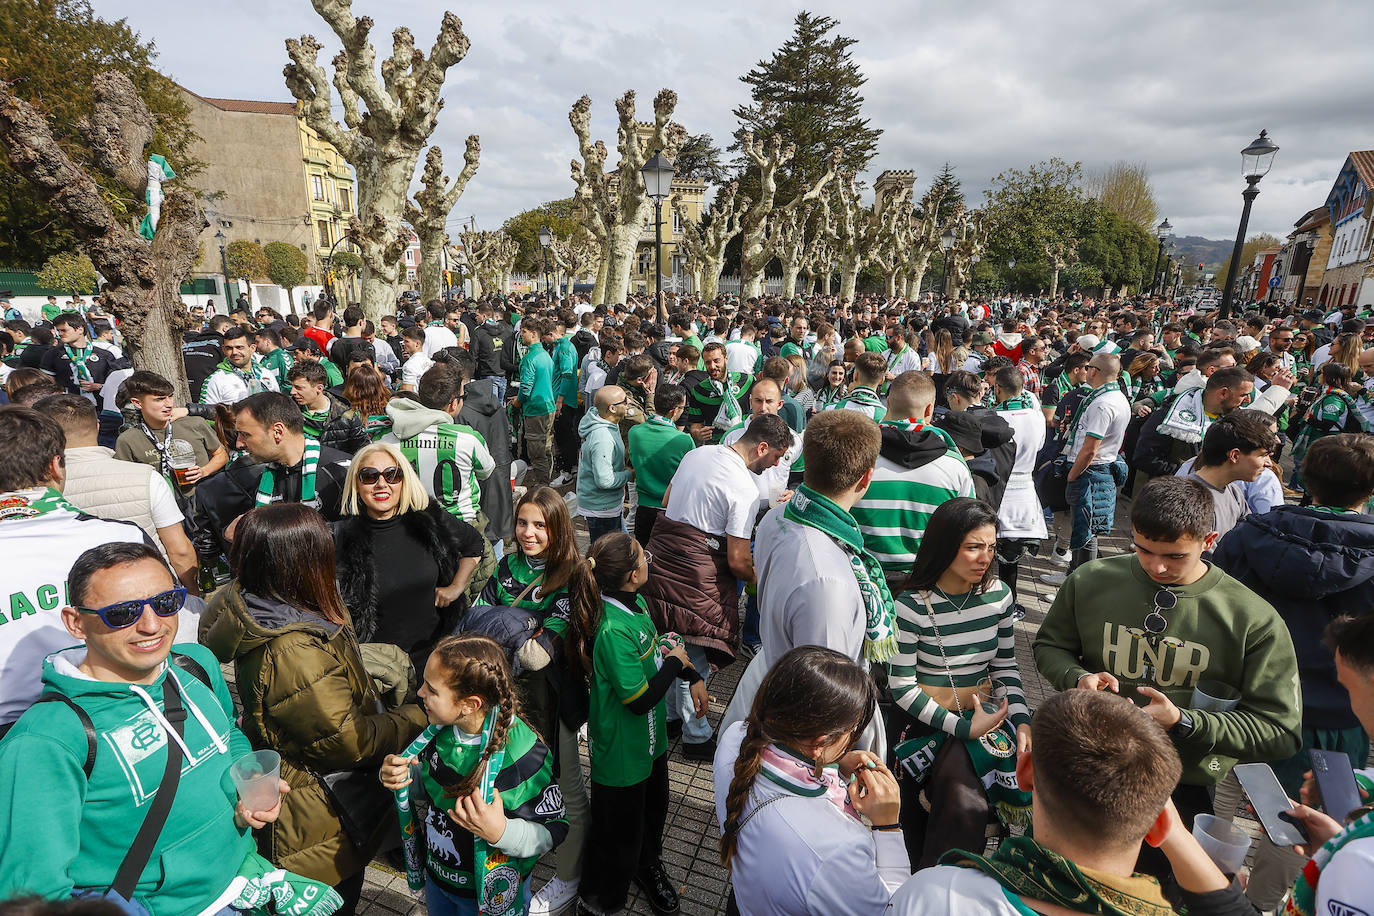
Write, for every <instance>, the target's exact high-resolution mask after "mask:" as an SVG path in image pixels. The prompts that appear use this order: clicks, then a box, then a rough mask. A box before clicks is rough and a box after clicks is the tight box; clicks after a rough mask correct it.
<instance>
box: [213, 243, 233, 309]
mask: <svg viewBox="0 0 1374 916" xmlns="http://www.w3.org/2000/svg"><path fill="white" fill-rule="evenodd" d="M215 241H217V242H219V267H220V270H222V271H224V314H226V315H227V314H229V312H230V311H231V310H232V309H233V307H234V304H233V303H232V302H230V301H229V256H228V255H227V254H226V253H225V250H224V244H225V241H226V240H225V237H224V230H223V229H218V230H216V231H215Z"/></svg>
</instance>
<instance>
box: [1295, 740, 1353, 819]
mask: <svg viewBox="0 0 1374 916" xmlns="http://www.w3.org/2000/svg"><path fill="white" fill-rule="evenodd" d="M1307 756H1308V757H1309V758H1311V760H1312V778H1313V779H1315V780H1316V781H1317V790H1318V791H1319V792H1321V794H1322V810H1323V811H1325V812H1326V813H1327V814H1329V815H1331V817H1332V819H1333V820H1337V821H1340V822H1341V823H1345V819H1346V817H1347V816H1348V815H1349V814H1350V812H1351V811H1354V810H1355V809H1356V808H1358V807H1360V805H1362V804H1364V802H1362V801H1361V800H1360V788H1359V786H1358V785H1356V783H1355V770H1354V768H1353V767H1351V766H1350V758H1349V757H1347V756H1346V755H1345V754H1343V753H1341V752H1340V751H1323V750H1320V749H1318V748H1312V749H1311V750H1309V751H1308V752H1307Z"/></svg>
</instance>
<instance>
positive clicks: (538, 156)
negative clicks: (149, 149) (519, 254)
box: [95, 0, 1374, 238]
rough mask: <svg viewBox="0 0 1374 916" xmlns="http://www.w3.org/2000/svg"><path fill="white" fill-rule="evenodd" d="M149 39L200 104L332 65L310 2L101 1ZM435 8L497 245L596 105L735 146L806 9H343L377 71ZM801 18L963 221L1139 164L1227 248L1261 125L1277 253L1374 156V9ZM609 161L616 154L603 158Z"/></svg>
mask: <svg viewBox="0 0 1374 916" xmlns="http://www.w3.org/2000/svg"><path fill="white" fill-rule="evenodd" d="M95 6H96V10H97V12H98V13H99V14H100V15H101V16H104V17H107V18H117V17H127V18H128V20H129V22H130V24H131V25H132V26H133V27H134V28H135V29H136V30H138V31H139V32H140V33H142V34H143V35H144V37H146V38H151V39H153V40H154V41H156V43H157V45H158V48H159V50H160V58H159V63H160V66H161V68H162V69H163V70H164V71H165V72H167V73H168V74H169V75H171V76H172V77H173V78H175V79H177V80H178V81H180V82H181V83H182V84H183V85H185V86H187V87H188V88H190V89H192V90H194V91H195V92H198V93H200V94H201V95H206V96H217V97H229V98H245V99H270V100H281V101H285V100H289V99H290V95H289V93H288V92H287V90H286V86H285V84H284V83H283V81H282V76H281V70H282V67H283V65H285V64H286V63H287V57H286V51H285V47H284V44H283V41H284V39H285V38H286V37H288V36H300V35H301V34H304V33H313V34H314V35H315V36H316V37H318V38H319V39H320V40H321V41H322V42H323V43H324V45H325V50H324V51H323V52H321V54H320V59H321V61H322V62H325V63H326V64H327V62H328V60H329V59H330V58H331V57H332V56H333V54H334V52H335V50H337V48H338V42H337V40H336V39H335V37H334V36H333V34H332V33H330V32H329V30H328V26H326V25H325V23H324V21H323V20H321V19H320V18H319V17H318V16H317V15H316V14H315V13H314V11H313V9H312V8H311V7H310V5H309V3H307V2H306V0H222V2H217V3H186V2H184V0H95ZM445 8H448V9H452V10H453V11H454V12H455V13H457V14H458V16H459V17H460V18H461V19H462V20H463V25H464V30H465V31H466V33H467V35H468V37H469V38H470V39H471V42H472V50H471V51H470V52H469V54H468V56H467V58H466V59H465V60H464V61H462V62H461V63H460V64H458V65H457V66H456V67H454V68H453V69H452V70H450V71H449V78H448V82H447V84H446V86H445V89H446V91H445V99H446V105H445V108H444V111H443V112H442V113H441V115H440V122H439V128H438V130H437V131H436V134H435V137H434V140H435V142H438V143H439V144H440V145H441V146H442V147H443V148H444V150H445V152H446V153H447V154H448V156H449V161H450V163H451V165H450V168H451V171H452V172H455V173H456V170H457V168H458V167H459V166H458V163H459V162H460V161H461V151H462V148H463V138H464V137H466V136H467V135H468V134H469V133H474V132H475V133H478V134H480V135H481V138H482V163H481V168H480V169H479V171H478V173H477V175H476V177H475V178H474V179H473V180H472V182H471V183H470V184H469V185H468V189H467V192H466V194H465V195H464V196H463V198H462V200H460V201H459V202H458V206H457V207H456V208H455V211H454V217H455V218H457V217H466V216H468V215H475V216H476V218H477V222H478V225H479V226H481V227H483V228H492V227H494V226H496V225H498V224H500V222H501V221H502V220H504V219H505V218H506V217H507V216H510V215H511V214H513V213H516V212H518V211H520V210H523V209H526V208H529V207H532V206H536V205H538V204H540V203H542V202H544V201H547V200H552V199H556V198H559V197H566V196H568V195H569V194H570V193H571V180H570V179H569V177H568V163H569V160H570V159H571V158H572V156H573V155H574V154H575V152H576V144H575V141H574V137H573V134H572V130H571V129H570V128H569V126H568V120H567V113H568V108H569V107H570V106H571V104H572V103H573V102H574V101H575V100H576V99H577V97H578V96H580V95H582V94H583V93H587V94H588V95H590V96H591V98H592V101H593V128H594V134H595V135H596V136H599V137H602V138H605V139H606V140H607V141H608V143H609V144H610V145H611V146H612V148H613V147H614V140H615V109H614V105H613V102H614V99H615V98H616V97H617V96H619V95H620V94H621V93H622V92H624V91H625V90H626V89H635V90H636V91H637V92H638V94H639V100H640V113H641V117H649V116H651V114H652V107H651V102H652V98H653V95H654V93H655V92H656V91H657V90H658V89H660V88H662V87H665V86H666V87H670V88H673V89H675V90H676V91H677V92H678V95H679V98H680V101H679V104H678V109H677V115H676V119H677V120H678V121H680V122H681V123H682V124H683V125H684V126H685V127H686V128H687V129H688V130H689V131H691V132H692V133H699V132H709V133H711V134H712V135H714V136H715V137H716V138H717V140H722V139H727V138H728V137H729V136H730V134H731V132H732V131H733V130H734V128H735V126H736V125H735V120H734V118H733V117H732V116H731V114H730V113H731V111H732V110H733V109H734V108H735V106H737V105H739V104H741V103H743V102H744V101H746V99H747V93H746V87H745V86H744V84H742V83H741V82H740V81H739V77H740V75H741V74H743V73H745V72H746V71H747V70H748V69H749V68H750V67H751V66H752V65H753V64H754V63H755V62H756V61H758V60H759V59H761V58H765V57H768V56H769V55H770V54H771V53H772V51H773V50H774V49H775V48H777V47H778V46H780V45H781V44H782V42H783V41H785V40H786V38H787V36H788V35H789V34H790V32H791V28H792V18H793V16H794V15H795V14H796V12H797V11H798V10H799V9H800V8H801V7H800V6H798V5H796V4H794V3H782V2H775V0H742V2H740V0H737V2H734V3H718V2H700V3H695V4H680V5H674V4H662V3H642V2H641V3H628V2H624V0H596V2H586V0H572V2H569V0H500V2H493V0H481V2H477V3H472V2H467V3H463V2H460V0H453V2H451V3H449V4H444V3H441V2H439V0H408V2H405V3H397V2H387V3H384V2H381V0H354V12H355V14H356V15H360V16H361V15H364V14H366V15H371V16H372V17H373V18H374V19H375V20H376V21H377V28H376V30H375V31H374V33H373V34H374V40H375V41H376V43H377V44H378V45H379V56H384V55H385V53H386V52H385V50H384V49H386V48H389V46H390V38H389V33H390V31H391V29H392V28H394V27H396V26H398V25H407V26H409V27H410V28H411V29H412V31H413V32H414V33H415V35H416V38H417V44H419V45H420V46H422V47H424V48H425V49H428V47H429V45H430V43H431V42H432V40H433V37H434V34H435V31H436V30H437V27H438V23H439V19H440V17H441V15H442V12H443V10H444V9H445ZM806 8H808V9H810V10H811V11H812V12H815V13H820V14H824V15H829V16H833V17H835V18H837V19H839V20H840V24H841V28H840V31H841V32H842V33H843V34H845V35H848V36H851V37H853V38H856V39H858V44H857V45H856V46H855V48H854V52H855V57H856V59H857V60H858V62H859V64H860V65H861V67H862V68H863V71H864V72H865V73H866V74H867V76H868V85H867V87H865V91H864V94H865V96H866V99H867V101H866V104H865V113H866V114H867V116H868V117H870V118H871V119H872V121H873V123H874V124H875V125H876V126H878V127H881V128H883V129H884V131H885V133H884V134H883V137H882V139H881V140H880V142H879V153H878V156H877V158H876V159H875V160H874V162H873V163H872V171H871V173H870V175H869V176H868V177H869V178H870V179H871V178H872V177H873V176H875V175H876V174H877V173H878V172H880V171H882V170H883V169H888V168H892V169H901V168H909V169H914V170H915V171H916V175H917V182H918V186H920V187H924V186H926V184H928V182H929V179H930V177H931V176H932V175H933V174H934V173H935V172H937V171H938V170H939V168H940V166H941V164H942V163H944V162H945V161H946V160H948V161H949V162H951V163H953V165H954V167H955V169H956V171H957V173H958V175H959V176H960V178H961V179H962V181H963V184H964V189H965V192H966V194H967V195H968V196H969V198H970V199H971V200H974V201H977V200H979V199H981V191H982V190H983V189H984V188H986V187H987V186H988V184H989V182H990V180H991V179H992V178H993V177H995V176H996V175H997V174H998V172H1000V171H1002V170H1003V169H1006V168H1012V167H1024V166H1025V165H1028V164H1030V163H1032V162H1036V161H1039V160H1041V159H1046V158H1049V157H1051V156H1061V157H1064V158H1066V159H1069V160H1080V161H1082V162H1083V163H1084V166H1085V167H1086V168H1093V167H1096V166H1102V165H1106V164H1107V163H1110V162H1112V161H1114V160H1118V159H1126V160H1132V161H1144V162H1146V163H1147V164H1148V166H1149V169H1150V172H1151V176H1152V182H1153V185H1154V189H1155V193H1156V198H1157V199H1158V201H1159V205H1160V212H1161V214H1162V215H1165V216H1168V217H1169V219H1170V221H1171V222H1172V223H1173V225H1174V227H1175V231H1176V232H1177V233H1178V234H1180V235H1202V236H1206V237H1209V238H1231V237H1234V235H1235V231H1236V224H1237V221H1238V219H1239V215H1240V208H1241V198H1240V191H1241V190H1242V189H1243V187H1244V180H1243V179H1242V178H1241V176H1240V155H1239V151H1240V150H1241V149H1242V148H1243V147H1245V146H1246V145H1247V144H1248V143H1249V141H1250V140H1252V139H1253V138H1254V137H1255V135H1256V134H1257V133H1258V131H1259V130H1260V128H1267V129H1268V130H1269V133H1270V135H1271V136H1272V137H1273V138H1274V140H1275V142H1277V143H1278V144H1279V146H1280V147H1281V151H1280V152H1279V154H1278V157H1277V158H1276V160H1275V163H1274V168H1273V170H1272V171H1271V172H1270V173H1269V175H1268V177H1266V178H1265V179H1264V181H1263V182H1262V183H1261V185H1260V189H1261V194H1260V197H1259V199H1258V200H1257V201H1256V203H1255V207H1254V212H1253V215H1252V218H1251V223H1250V229H1251V232H1252V233H1253V232H1257V231H1268V232H1273V233H1275V234H1278V235H1284V234H1286V233H1287V232H1288V230H1289V229H1290V228H1291V226H1292V223H1293V222H1294V220H1296V219H1297V218H1298V217H1300V216H1301V215H1302V214H1303V213H1304V212H1305V211H1307V210H1308V209H1310V208H1312V207H1314V206H1318V205H1320V204H1321V203H1322V202H1323V201H1324V200H1325V197H1326V193H1327V191H1328V190H1329V189H1330V186H1331V182H1332V180H1333V178H1334V177H1335V174H1336V171H1337V169H1339V168H1340V165H1341V163H1342V162H1343V161H1344V158H1345V154H1346V153H1347V152H1348V151H1349V150H1352V149H1367V148H1371V147H1374V103H1372V102H1371V100H1370V98H1371V97H1370V86H1371V85H1374V81H1372V80H1371V76H1374V55H1371V54H1370V53H1369V49H1368V40H1369V36H1370V35H1371V34H1374V3H1369V2H1367V0H1304V2H1302V3H1294V2H1289V0H1285V2H1275V0H1251V2H1248V3H1244V2H1236V0H1156V2H1149V3H1145V2H1139V0H1109V2H1102V0H1036V2H1024V0H1022V2H1015V3H1013V2H1005V0H985V2H982V3H966V2H964V3H961V2H956V0H944V2H929V0H906V2H900V3H899V2H892V0H888V2H876V0H845V2H837V0H823V2H819V0H818V2H812V3H810V4H808V5H807V7H806ZM612 153H613V155H614V150H612Z"/></svg>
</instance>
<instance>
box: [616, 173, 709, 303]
mask: <svg viewBox="0 0 1374 916" xmlns="http://www.w3.org/2000/svg"><path fill="white" fill-rule="evenodd" d="M673 194H675V195H677V196H679V197H681V198H682V209H684V210H686V211H687V216H688V218H689V219H691V220H692V221H693V222H700V221H701V212H702V208H703V205H704V201H705V197H706V182H704V181H701V180H700V179H697V178H690V179H689V178H674V179H673ZM681 239H682V217H681V216H679V215H678V211H677V210H676V209H675V208H674V207H672V206H670V205H669V203H668V201H666V200H665V201H664V202H663V288H664V289H665V290H673V291H676V292H679V293H686V292H696V290H689V289H688V287H689V286H690V285H691V278H690V277H688V276H687V274H686V270H685V268H684V267H683V256H684V252H682V251H681V250H680V247H679V246H680V241H681ZM635 254H636V257H635V265H634V270H633V272H632V273H631V274H630V291H631V292H636V293H652V292H653V291H654V211H653V210H652V209H650V210H649V218H648V219H646V220H645V221H644V228H643V229H642V230H641V231H640V233H639V248H638V250H637V251H636V253H635Z"/></svg>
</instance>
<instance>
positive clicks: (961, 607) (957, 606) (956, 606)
mask: <svg viewBox="0 0 1374 916" xmlns="http://www.w3.org/2000/svg"><path fill="white" fill-rule="evenodd" d="M935 590H936V591H937V592H939V593H940V597H941V598H944V599H945V603H946V604H948V605H950V606H951V607H953V608H954V609H955V610H956V611H962V610H964V609H965V608H966V607H968V603H969V602H970V601H972V600H973V599H974V597H976V596H975V595H974V593H973V587H972V586H969V590H968V591H966V592H964V602H963V603H962V604H955V603H954V597H953V596H952V595H950V593H949V592H947V591H945V590H944V589H943V588H941V587H940V586H939V585H938V584H937V585H936V586H935Z"/></svg>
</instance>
